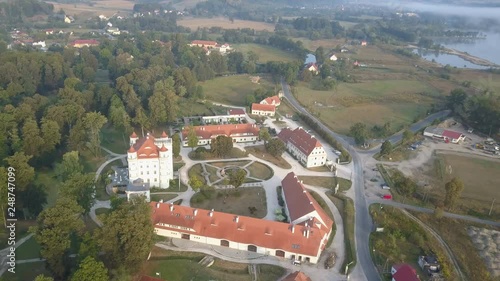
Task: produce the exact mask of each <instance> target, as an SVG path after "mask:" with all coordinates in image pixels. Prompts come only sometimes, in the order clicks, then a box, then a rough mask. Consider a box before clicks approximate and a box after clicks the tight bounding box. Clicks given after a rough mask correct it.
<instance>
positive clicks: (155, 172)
mask: <svg viewBox="0 0 500 281" xmlns="http://www.w3.org/2000/svg"><path fill="white" fill-rule="evenodd" d="M127 161H128V176H129V181H130V183H133V182H137V181H138V180H139V181H142V182H144V183H149V185H150V186H152V187H155V186H156V187H160V188H168V187H169V185H170V180H172V179H173V178H174V168H173V160H172V139H171V138H169V137H168V135H167V134H166V133H165V132H163V133H162V135H161V137H159V138H155V137H153V136H152V135H150V134H149V133H148V134H147V135H146V137H143V138H139V137H138V136H137V134H136V133H135V132H134V133H132V135H131V136H130V149H129V150H128V151H127Z"/></svg>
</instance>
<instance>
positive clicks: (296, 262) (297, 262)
mask: <svg viewBox="0 0 500 281" xmlns="http://www.w3.org/2000/svg"><path fill="white" fill-rule="evenodd" d="M292 264H293V265H297V266H299V265H300V261H298V260H293V261H292Z"/></svg>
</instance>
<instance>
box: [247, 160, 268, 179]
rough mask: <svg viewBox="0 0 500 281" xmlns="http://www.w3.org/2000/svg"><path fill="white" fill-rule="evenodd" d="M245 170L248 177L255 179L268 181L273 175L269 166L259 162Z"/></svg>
mask: <svg viewBox="0 0 500 281" xmlns="http://www.w3.org/2000/svg"><path fill="white" fill-rule="evenodd" d="M247 169H248V171H250V176H251V177H253V178H257V179H262V180H268V179H270V178H272V177H273V175H274V172H273V170H272V169H271V168H270V167H269V166H267V165H266V164H262V163H260V162H253V163H252V164H251V165H250V166H248V167H247Z"/></svg>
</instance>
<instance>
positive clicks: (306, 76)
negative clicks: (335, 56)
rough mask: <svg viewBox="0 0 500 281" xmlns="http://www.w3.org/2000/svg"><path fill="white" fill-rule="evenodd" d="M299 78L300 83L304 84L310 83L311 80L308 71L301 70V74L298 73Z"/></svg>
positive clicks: (311, 76)
mask: <svg viewBox="0 0 500 281" xmlns="http://www.w3.org/2000/svg"><path fill="white" fill-rule="evenodd" d="M300 78H301V79H302V81H304V82H311V80H312V79H313V75H312V72H311V71H309V69H304V70H302V72H301V73H300Z"/></svg>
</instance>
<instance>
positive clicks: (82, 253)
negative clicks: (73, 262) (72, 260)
mask: <svg viewBox="0 0 500 281" xmlns="http://www.w3.org/2000/svg"><path fill="white" fill-rule="evenodd" d="M78 246H79V247H78V261H79V262H81V261H82V260H83V259H85V258H86V257H93V258H95V259H97V258H98V256H99V251H100V249H99V245H98V244H97V241H96V239H95V238H94V237H93V236H92V235H91V234H90V233H89V232H86V233H85V234H84V235H83V237H82V241H81V242H80V244H79V245H78Z"/></svg>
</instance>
